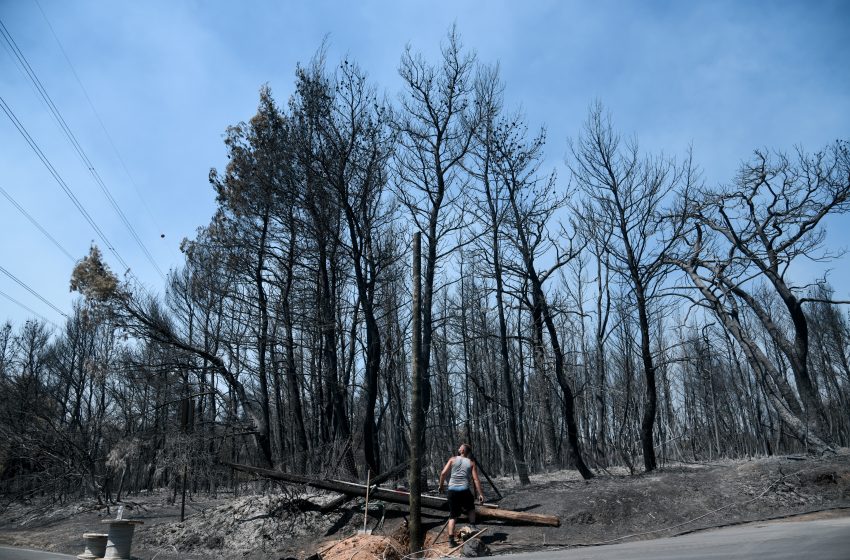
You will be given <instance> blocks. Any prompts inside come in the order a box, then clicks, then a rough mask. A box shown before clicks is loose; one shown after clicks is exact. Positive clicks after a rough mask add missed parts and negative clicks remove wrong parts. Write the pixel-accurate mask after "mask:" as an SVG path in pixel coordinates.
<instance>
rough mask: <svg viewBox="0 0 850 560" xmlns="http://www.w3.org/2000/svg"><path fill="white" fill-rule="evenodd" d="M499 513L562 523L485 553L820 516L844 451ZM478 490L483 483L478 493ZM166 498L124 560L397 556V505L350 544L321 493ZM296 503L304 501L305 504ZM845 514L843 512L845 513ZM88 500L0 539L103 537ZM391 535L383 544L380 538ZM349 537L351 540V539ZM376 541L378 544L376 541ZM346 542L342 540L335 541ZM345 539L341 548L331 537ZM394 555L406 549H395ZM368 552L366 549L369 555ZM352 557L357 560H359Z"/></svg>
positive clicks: (617, 479) (529, 498)
mask: <svg viewBox="0 0 850 560" xmlns="http://www.w3.org/2000/svg"><path fill="white" fill-rule="evenodd" d="M497 484H498V485H499V486H500V489H501V490H502V492H503V494H505V499H504V500H503V501H502V502H501V503H500V505H501V506H502V507H504V508H508V509H515V510H527V511H535V512H540V513H548V514H554V515H558V516H559V517H560V518H561V526H560V527H557V528H554V527H516V526H507V525H500V524H497V523H488V524H487V525H486V526H485V525H484V524H481V527H482V528H485V527H486V529H487V531H486V532H485V533H484V534H483V535H482V537H481V540H482V541H483V542H484V544H486V545H487V546H488V547H489V550H490V552H491V553H492V554H504V553H509V552H517V551H522V550H533V549H538V548H541V547H550V546H580V545H590V544H599V543H610V542H622V541H624V540H634V539H647V538H657V537H664V536H671V535H675V534H679V533H683V532H689V531H694V530H699V529H704V528H708V527H716V526H721V525H728V524H733V523H742V522H747V521H757V520H765V519H773V518H779V517H783V516H791V515H800V514H805V513H810V512H823V511H826V512H827V513H821V514H820V515H850V450H846V449H845V450H842V452H841V453H839V454H838V455H835V456H829V457H824V458H811V457H808V458H803V457H770V458H759V459H753V460H748V461H721V462H715V463H702V464H677V465H673V466H667V467H665V468H663V469H660V470H659V471H657V472H654V473H652V474H649V475H637V476H627V475H625V474H622V473H618V472H616V471H614V472H612V473H609V474H602V475H600V476H598V477H597V478H594V479H592V480H590V481H583V480H581V478H580V477H579V476H578V474H577V473H575V472H572V471H559V472H554V473H549V474H545V475H536V476H533V477H532V484H531V485H529V486H525V487H521V486H519V485H517V484H516V483H515V481H512V480H505V479H502V480H497ZM487 491H488V488H487V487H486V485H485V492H487ZM168 496H169V494H168V493H165V492H163V493H154V494H151V495H143V496H133V497H132V498H131V500H130V503H128V504H127V506H128V507H129V506H132V507H133V509H127V510H125V517H131V518H136V519H141V520H143V521H144V522H145V525H142V526H140V527H139V528H138V529H137V536H136V538H135V539H134V547H133V551H134V555H136V556H139V557H141V558H145V559H151V558H153V557H154V556H156V558H158V559H160V560H166V559H168V558H177V557H178V554H177V553H178V552H179V557H180V558H184V559H192V558H196V559H200V558H210V559H214V558H247V559H256V560H268V559H278V558H300V559H303V558H305V557H307V556H309V555H310V554H312V553H314V552H317V551H324V552H325V554H324V556H325V557H326V559H329V560H334V558H335V556H334V555H335V554H337V555H340V556H345V557H346V559H347V558H348V557H349V556H351V555H352V554H355V553H358V554H360V556H357V558H358V559H360V560H369V559H370V558H372V557H376V558H379V557H381V556H387V557H388V558H390V557H395V556H397V555H400V552H399V548H398V547H397V546H395V545H396V544H399V543H397V542H396V541H397V540H401V541H403V540H404V539H403V535H404V527H403V526H402V523H403V518H404V514H405V512H404V511H403V508H401V507H399V506H394V505H390V504H375V507H370V515H369V518H368V528H369V529H371V530H372V532H373V533H374V535H375V537H376V538H371V539H370V538H365V537H363V536H360V537H356V533H357V531H358V529H362V528H363V507H362V503H361V504H360V505H359V506H358V503H357V502H351V503H350V507H348V508H346V509H344V510H341V511H337V512H335V513H333V514H330V515H322V514H320V513H318V512H317V511H305V510H304V509H305V508H304V505H305V504H306V503H307V502H312V503H320V502H323V501H326V500H327V499H329V498H330V496H317V495H303V494H299V495H294V494H293V493H292V492H285V493H282V494H281V493H274V494H271V495H264V496H259V495H253V496H243V497H237V498H234V497H232V496H231V497H221V498H218V499H211V498H207V497H202V496H197V497H195V498H194V499H193V500H192V501H191V502H190V503H189V504H188V507H187V520H186V521H185V522H183V523H179V521H178V519H179V504H178V505H169V504H168ZM305 500H306V501H305ZM843 508H847V509H843ZM114 515H115V509H114V507H113V508H112V509H111V510H110V511H109V513H107V512H106V511H105V510H104V509H98V508H97V507H95V506H94V504H90V503H74V504H69V505H63V506H57V505H54V504H45V503H31V504H26V505H21V504H15V505H12V506H10V507H8V508H6V509H5V510H4V511H3V512H2V513H0V543H4V544H12V545H19V546H27V547H34V548H43V549H48V550H53V551H60V552H66V553H72V554H79V553H80V552H82V550H83V541H82V533H84V532H86V531H91V530H101V527H102V526H101V524H100V521H101V520H102V519H104V518H107V517H114ZM425 521H426V524H427V526H428V527H429V528H430V533H429V537H428V541H427V542H428V544H429V546H430V547H432V548H434V549H436V550H438V551H439V552H441V553H446V552H448V551H449V546H448V542H447V540H448V539H447V537H448V535H446V533H445V532H444V531H443V532H442V533H440V530H441V529H442V528H443V522H444V521H445V517H443V516H441V515H434V516H429V517H426V519H425ZM392 536H395V537H396V540H394V541H393V542H392V543H391V544H387V539H383V537H392ZM350 537H355V538H354V539H349V538H350ZM377 537H382V538H381V539H378V538H377ZM345 539H349V540H345ZM341 541H345V542H341ZM400 547H401V550H403V547H404V543H403V542H402V543H400ZM373 549H374V550H373ZM361 556H362V558H361Z"/></svg>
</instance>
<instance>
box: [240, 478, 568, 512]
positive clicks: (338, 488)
mask: <svg viewBox="0 0 850 560" xmlns="http://www.w3.org/2000/svg"><path fill="white" fill-rule="evenodd" d="M225 464H226V465H228V466H230V467H232V468H234V469H236V470H240V471H243V472H247V473H252V474H257V475H260V476H264V477H266V478H272V479H274V480H282V481H284V482H290V483H292V484H303V485H305V486H309V487H311V488H316V489H319V490H329V491H331V492H339V493H340V494H346V495H348V496H365V495H366V490H367V488H368V487H367V486H366V485H364V484H356V483H354V482H345V481H342V480H313V479H311V478H308V477H306V476H302V475H296V474H289V473H285V472H281V471H275V470H271V469H263V468H259V467H252V466H249V465H239V464H237V463H225ZM369 498H370V499H376V500H383V501H385V502H391V503H395V504H403V505H408V504H409V500H410V494H409V493H408V492H404V491H402V490H391V489H388V488H369ZM422 507H426V508H429V509H439V510H445V509H448V501H447V500H446V499H445V498H442V497H439V496H422ZM475 511H476V514H477V515H478V517H479V519H482V520H487V519H490V520H496V521H505V522H508V523H514V524H526V525H544V526H547V527H559V526H560V525H561V520H560V519H559V518H558V517H557V516H555V515H544V514H540V513H527V512H524V511H510V510H506V509H501V508H499V507H497V506H495V504H485V505H483V506H477V507H476V508H475Z"/></svg>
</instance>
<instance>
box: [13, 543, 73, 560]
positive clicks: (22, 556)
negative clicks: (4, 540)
mask: <svg viewBox="0 0 850 560" xmlns="http://www.w3.org/2000/svg"><path fill="white" fill-rule="evenodd" d="M80 552H81V553H82V550H81V551H80ZM42 558H43V559H44V560H76V559H77V557H76V556H68V555H67V554H57V553H55V552H44V551H41V550H30V549H28V548H14V547H11V546H3V545H0V560H41V559H42Z"/></svg>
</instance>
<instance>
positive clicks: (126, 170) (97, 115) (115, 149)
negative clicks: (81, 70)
mask: <svg viewBox="0 0 850 560" xmlns="http://www.w3.org/2000/svg"><path fill="white" fill-rule="evenodd" d="M35 5H36V6H38V9H39V11H41V15H42V16H43V17H44V21H45V23H47V27H48V28H49V29H50V33H51V34H52V35H53V38H54V39H55V40H56V44H57V45H58V46H59V50H60V51H62V56H63V57H65V61H66V62H67V63H68V67H69V68H70V69H71V73H72V74H73V75H74V79H75V80H77V84H79V86H80V89H81V90H82V92H83V96H85V98H86V101H87V102H88V104H89V107H91V110H92V112H93V113H94V116H95V118H96V119H97V122H98V124H100V128H101V130H103V134H104V135H105V136H106V139H107V140H108V141H109V145H110V146H111V147H112V151H113V152H115V157H117V158H118V161H119V162H120V163H121V167H122V168H123V169H124V173H125V174H126V175H127V179H129V180H130V184H131V185H133V189H134V190H135V191H136V194H137V195H138V196H139V200H141V201H142V206H144V208H145V211H146V212H147V214H148V216H149V217H150V219H151V221H152V222H153V223H154V225H155V226H156V228H157V229H158V230H159V231H163V228H162V226H161V225H160V223H159V221H158V220H157V218H156V216H155V215H154V213H153V212H152V211H151V209H150V206H149V205H148V203H147V200H145V197H144V196H143V195H142V190H141V189H140V188H139V185H138V184H137V183H136V180H135V179H134V178H133V175H132V174H131V173H130V170H129V168H128V167H127V164H126V163H125V162H124V158H123V157H122V156H121V152H120V151H118V147H117V146H116V145H115V142H114V141H113V140H112V135H111V134H109V130H107V128H106V125H105V124H104V122H103V119H102V118H101V117H100V113H98V111H97V109H96V108H95V106H94V103H93V102H92V100H91V97H90V96H89V92H88V90H87V89H86V86H84V85H83V82H82V80H81V79H80V76H79V75H78V74H77V70H76V69H75V68H74V64H73V63H72V62H71V58H70V57H69V56H68V53H67V52H66V51H65V47H64V46H63V45H62V41H60V40H59V36H58V35H57V34H56V31H55V30H54V29H53V25H52V24H51V23H50V19H49V18H48V17H47V13H45V11H44V8H42V7H41V3H40V2H39V1H38V0H35Z"/></svg>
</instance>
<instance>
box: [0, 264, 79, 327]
mask: <svg viewBox="0 0 850 560" xmlns="http://www.w3.org/2000/svg"><path fill="white" fill-rule="evenodd" d="M0 272H2V273H3V274H5V275H6V276H8V277H9V278H11V279H12V280H14V281H15V283H17V284H18V285H19V286H21V287H22V288H23V289H25V290H26V291H28V292H29V293H31V294H32V295H34V296H35V297H37V298H38V299H40V300H41V301H42V302H44V303H45V304H46V305H47V306H49V307H51V308H53V310H54V311H56V313H58V314H60V315H62V316H63V317H65V318H66V319H67V318H68V315H67V314H66V313H64V312H63V311H62V310H61V309H59V308H58V307H56V306H55V305H53V304H52V303H50V302H49V301H47V300H46V299H45V298H44V296H42V295H41V294H40V293H38V292H36V291H35V290H33V289H32V288H30V287H29V286H28V285H27V284H26V283H25V282H24V281H23V280H20V279H19V278H18V277H17V276H15V275H14V274H12V273H11V272H9V271H8V270H6V269H5V268H3V267H2V266H0Z"/></svg>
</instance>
